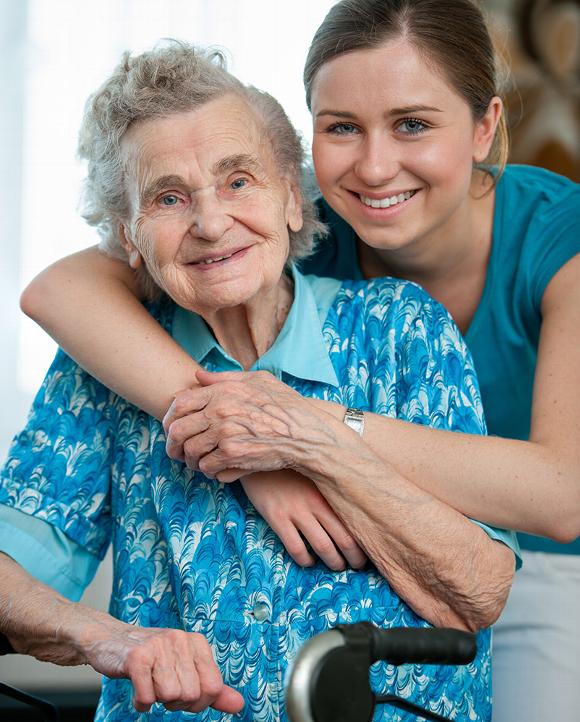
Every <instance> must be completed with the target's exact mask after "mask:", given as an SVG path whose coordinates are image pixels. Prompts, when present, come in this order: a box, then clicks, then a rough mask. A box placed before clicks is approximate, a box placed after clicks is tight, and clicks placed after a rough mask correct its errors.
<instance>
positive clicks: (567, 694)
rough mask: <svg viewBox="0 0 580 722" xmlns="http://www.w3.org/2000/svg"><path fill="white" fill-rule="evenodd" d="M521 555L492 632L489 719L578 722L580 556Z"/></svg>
mask: <svg viewBox="0 0 580 722" xmlns="http://www.w3.org/2000/svg"><path fill="white" fill-rule="evenodd" d="M522 558H523V567H522V568H521V569H520V571H519V572H517V573H516V575H515V580H514V585H513V587H512V590H511V592H510V596H509V599H508V603H507V605H506V608H505V610H504V612H503V614H502V615H501V618H500V619H499V621H498V623H497V624H496V626H495V627H494V631H493V655H492V660H493V722H579V721H580V556H578V555H573V554H544V553H542V552H526V551H524V552H522Z"/></svg>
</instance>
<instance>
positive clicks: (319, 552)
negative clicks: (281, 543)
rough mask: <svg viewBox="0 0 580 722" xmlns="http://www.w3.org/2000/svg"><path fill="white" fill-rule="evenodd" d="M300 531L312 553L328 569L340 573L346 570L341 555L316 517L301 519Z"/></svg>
mask: <svg viewBox="0 0 580 722" xmlns="http://www.w3.org/2000/svg"><path fill="white" fill-rule="evenodd" d="M300 531H301V532H302V534H303V536H304V537H305V538H306V540H307V541H308V543H309V544H310V547H311V548H312V551H313V552H314V553H315V554H316V556H317V557H318V558H319V559H320V560H321V561H322V562H323V563H324V564H326V566H327V567H328V568H329V569H332V570H333V571H335V572H341V571H343V570H344V569H345V568H346V565H345V563H344V559H343V557H342V555H341V554H340V552H339V551H338V549H337V548H336V546H335V544H334V542H333V540H332V539H331V538H330V536H329V534H328V532H327V531H326V529H325V528H324V527H323V526H322V525H321V524H320V522H319V521H318V519H316V517H314V516H312V517H308V518H306V519H303V520H302V522H301V527H300Z"/></svg>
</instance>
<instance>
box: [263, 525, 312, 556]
mask: <svg viewBox="0 0 580 722" xmlns="http://www.w3.org/2000/svg"><path fill="white" fill-rule="evenodd" d="M270 525H271V527H272V530H273V531H274V532H275V533H276V534H277V536H278V537H279V539H280V541H281V542H282V544H283V545H284V547H285V549H286V551H287V552H288V554H290V556H291V557H292V559H294V561H295V562H296V564H299V565H300V566H301V567H311V566H313V565H314V563H315V562H316V559H315V558H314V557H313V556H312V554H310V552H309V551H308V549H307V547H306V544H305V542H304V539H303V537H302V536H301V535H300V532H299V531H298V529H297V528H296V527H295V526H294V524H293V523H292V522H290V520H286V519H284V520H280V522H279V523H278V522H272V521H271V522H270Z"/></svg>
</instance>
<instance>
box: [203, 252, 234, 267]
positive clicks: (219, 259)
mask: <svg viewBox="0 0 580 722" xmlns="http://www.w3.org/2000/svg"><path fill="white" fill-rule="evenodd" d="M232 256H233V253H232V254H230V255H229V256H222V257H221V258H208V259H207V261H199V263H202V264H203V265H204V266H208V265H209V264H210V263H216V262H217V261H224V260H225V259H226V258H231V257H232Z"/></svg>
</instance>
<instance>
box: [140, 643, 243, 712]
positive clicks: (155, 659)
mask: <svg viewBox="0 0 580 722" xmlns="http://www.w3.org/2000/svg"><path fill="white" fill-rule="evenodd" d="M147 633H148V634H149V637H148V638H147V639H145V640H143V644H142V645H141V646H138V647H136V648H134V649H133V650H132V651H131V653H130V654H129V655H128V663H127V666H128V669H127V676H128V677H129V678H130V679H131V682H132V684H133V688H134V692H135V693H134V697H133V705H134V707H135V709H136V710H137V711H138V712H145V711H147V710H149V708H150V707H151V705H152V704H153V703H155V702H161V703H163V704H164V706H165V707H166V708H167V709H168V710H170V711H177V710H185V711H188V712H200V711H201V710H204V709H206V707H210V706H211V707H215V708H216V709H218V710H220V711H223V712H229V713H236V712H239V711H240V709H242V707H243V705H244V701H243V698H242V696H241V695H240V694H239V693H238V692H236V691H235V690H234V689H232V688H231V687H227V686H226V685H224V683H223V680H222V677H221V674H220V672H219V670H218V668H217V666H216V664H215V661H214V659H213V655H212V652H211V649H210V647H209V644H208V643H207V640H206V639H205V637H203V636H202V635H200V634H195V633H187V632H182V631H180V630H154V631H153V630H147Z"/></svg>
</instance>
